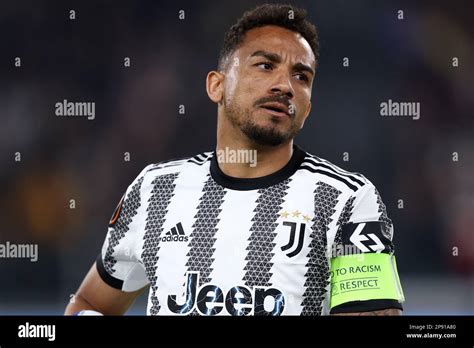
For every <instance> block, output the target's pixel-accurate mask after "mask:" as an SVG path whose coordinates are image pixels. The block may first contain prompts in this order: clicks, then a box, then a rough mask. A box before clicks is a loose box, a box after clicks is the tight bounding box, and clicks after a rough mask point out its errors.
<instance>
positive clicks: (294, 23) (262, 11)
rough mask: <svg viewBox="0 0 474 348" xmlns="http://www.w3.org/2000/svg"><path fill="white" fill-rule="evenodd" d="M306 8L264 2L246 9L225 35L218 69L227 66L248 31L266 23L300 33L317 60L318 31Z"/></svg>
mask: <svg viewBox="0 0 474 348" xmlns="http://www.w3.org/2000/svg"><path fill="white" fill-rule="evenodd" d="M306 14H307V12H306V10H305V9H302V8H297V7H293V6H291V5H288V4H263V5H260V6H257V7H255V8H254V9H253V10H250V11H246V12H245V13H244V14H243V15H242V17H241V18H239V19H238V20H237V23H235V24H234V25H233V26H232V27H231V28H230V29H229V30H228V31H227V32H226V33H225V35H224V43H223V45H222V49H221V51H220V54H219V62H218V69H219V70H221V71H223V70H225V69H226V67H227V60H228V58H229V57H230V56H231V55H232V54H233V53H234V51H235V50H236V49H237V48H238V47H239V46H240V44H241V43H242V42H243V40H244V38H245V34H246V33H247V31H249V30H250V29H253V28H259V27H263V26H266V25H276V26H279V27H282V28H285V29H288V30H291V31H294V32H297V33H300V34H301V36H303V37H304V38H305V39H306V41H308V43H309V45H310V47H311V49H312V50H313V53H314V57H315V59H316V62H317V61H318V58H319V41H318V32H317V30H316V27H315V25H314V24H312V23H310V22H309V21H308V20H307V19H306Z"/></svg>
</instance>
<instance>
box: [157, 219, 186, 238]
mask: <svg viewBox="0 0 474 348" xmlns="http://www.w3.org/2000/svg"><path fill="white" fill-rule="evenodd" d="M160 241H162V242H187V241H188V236H185V235H184V230H183V226H182V225H181V222H178V223H177V224H176V226H175V227H173V228H172V229H171V230H169V231H168V232H166V233H165V235H164V236H163V237H161V238H160Z"/></svg>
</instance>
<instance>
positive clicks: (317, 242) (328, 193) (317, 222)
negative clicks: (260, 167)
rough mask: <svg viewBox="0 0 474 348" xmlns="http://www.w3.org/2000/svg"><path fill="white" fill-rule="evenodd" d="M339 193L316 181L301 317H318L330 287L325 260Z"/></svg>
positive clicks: (331, 187) (329, 186)
mask: <svg viewBox="0 0 474 348" xmlns="http://www.w3.org/2000/svg"><path fill="white" fill-rule="evenodd" d="M341 193H342V192H341V191H339V190H338V189H336V188H335V187H333V186H331V185H329V184H326V183H324V182H321V181H318V182H317V183H316V188H315V190H314V212H315V216H314V224H313V225H312V226H311V230H312V232H311V235H310V237H311V243H310V244H309V248H310V251H309V253H308V255H307V257H308V262H307V263H306V269H307V272H306V274H305V278H306V281H305V284H304V286H305V287H306V289H305V291H304V294H303V302H302V306H303V309H302V310H301V315H312V316H314V315H321V313H322V302H323V299H324V296H325V294H326V287H327V286H328V285H329V265H328V259H327V251H326V245H327V231H328V230H329V224H330V223H331V222H332V221H333V218H332V217H333V215H334V213H335V212H336V209H334V208H335V207H336V205H337V203H338V197H339V195H340V194H341Z"/></svg>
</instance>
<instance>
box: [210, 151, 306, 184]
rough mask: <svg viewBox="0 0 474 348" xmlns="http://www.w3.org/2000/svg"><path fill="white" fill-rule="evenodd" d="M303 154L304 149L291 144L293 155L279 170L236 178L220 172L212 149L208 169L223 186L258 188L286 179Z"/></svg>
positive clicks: (304, 153)
mask: <svg viewBox="0 0 474 348" xmlns="http://www.w3.org/2000/svg"><path fill="white" fill-rule="evenodd" d="M305 156H306V152H305V151H303V150H302V149H301V148H300V147H298V146H297V145H293V155H292V156H291V159H290V160H289V161H288V163H287V164H286V165H285V166H284V167H283V168H281V169H280V170H278V171H276V172H274V173H272V174H269V175H265V176H261V177H258V178H236V177H233V176H229V175H227V174H224V172H222V170H221V169H220V167H219V164H218V162H217V156H216V152H215V151H214V152H213V154H212V158H211V166H210V171H211V176H212V178H213V179H214V181H215V182H217V183H218V184H219V185H221V186H223V187H225V188H228V189H231V190H239V191H245V190H258V189H262V188H266V187H269V186H273V185H276V184H278V183H280V182H282V181H284V180H286V179H288V178H289V177H290V176H292V175H293V174H294V173H295V172H296V171H297V170H298V168H299V166H300V165H301V163H302V162H303V160H304V158H305Z"/></svg>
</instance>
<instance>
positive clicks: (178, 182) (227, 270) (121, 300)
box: [66, 5, 403, 315]
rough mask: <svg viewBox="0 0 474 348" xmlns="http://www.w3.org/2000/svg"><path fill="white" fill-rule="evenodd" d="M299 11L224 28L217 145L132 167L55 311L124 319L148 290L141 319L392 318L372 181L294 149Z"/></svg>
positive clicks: (302, 71)
mask: <svg viewBox="0 0 474 348" xmlns="http://www.w3.org/2000/svg"><path fill="white" fill-rule="evenodd" d="M305 15H306V13H305V11H304V10H301V9H296V8H292V7H290V6H287V5H262V6H259V7H257V8H255V9H254V10H252V11H250V12H246V13H245V14H244V15H243V17H242V18H241V19H239V20H238V22H237V23H236V24H235V25H234V26H233V27H231V29H230V30H229V31H228V32H227V34H226V35H225V39H224V45H223V48H222V51H221V54H220V57H219V65H218V71H211V72H210V73H209V74H208V76H207V80H206V82H207V93H208V95H209V98H210V99H211V100H212V101H213V102H214V103H216V104H217V109H218V121H217V145H216V151H215V152H206V153H203V154H199V155H197V156H195V157H192V158H187V159H181V160H173V161H168V162H162V163H158V164H153V165H149V166H148V167H146V168H145V169H144V170H143V171H142V172H141V173H140V174H139V175H138V177H137V178H136V179H135V181H134V182H133V183H132V184H131V185H130V186H129V187H128V189H127V191H126V192H125V195H124V197H123V198H122V201H121V202H120V203H119V205H118V207H117V209H116V211H115V213H114V215H113V216H112V219H111V221H110V225H109V230H108V234H107V237H106V240H105V242H104V245H103V248H102V252H101V254H100V255H99V257H98V259H97V261H96V263H95V264H94V265H93V266H92V268H91V270H90V271H89V273H88V275H87V276H86V278H85V279H84V281H83V283H82V285H81V286H80V288H79V290H78V291H77V293H76V295H75V297H74V301H72V302H71V303H70V304H69V305H68V307H67V309H66V314H74V313H76V312H78V311H81V310H93V311H97V312H100V313H102V314H106V315H118V314H123V313H125V312H126V310H127V309H128V307H129V306H130V305H131V304H132V303H133V301H134V299H135V298H136V297H137V296H138V295H139V294H140V293H141V292H142V291H143V290H144V289H145V287H146V286H148V285H149V297H148V308H147V313H148V314H150V315H186V314H191V315H321V314H329V313H331V314H360V315H366V314H368V315H392V314H393V315H396V314H400V312H401V309H402V307H401V302H403V293H402V290H401V287H400V283H399V280H398V276H397V271H396V265H395V259H394V256H393V252H394V250H393V245H392V236H393V227H392V223H391V221H390V219H389V218H388V217H387V214H386V209H385V205H384V204H383V203H382V201H381V198H380V196H379V194H378V192H377V190H376V189H375V187H374V186H373V185H372V184H371V182H370V181H369V180H367V179H366V178H365V177H363V176H362V175H360V174H355V173H349V172H346V171H344V170H342V169H340V168H338V167H336V166H335V165H333V164H331V163H329V162H328V161H326V160H323V159H320V158H318V157H316V156H313V155H310V154H308V153H306V152H305V151H303V150H302V149H300V148H299V147H297V146H295V145H293V138H294V137H295V135H296V134H297V133H298V131H299V130H300V129H301V128H302V127H303V124H304V121H305V120H306V118H307V117H308V115H309V112H310V109H311V102H310V99H311V88H312V82H313V79H314V74H315V69H316V66H317V59H318V39H317V33H316V28H315V27H314V26H313V25H312V24H310V23H309V22H308V21H307V20H306V19H305ZM252 154H256V157H253V156H252ZM240 155H246V156H243V157H242V156H240ZM252 158H254V160H253V161H252V160H251V159H252ZM239 159H240V160H239ZM242 159H244V160H242ZM255 159H256V161H255Z"/></svg>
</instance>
